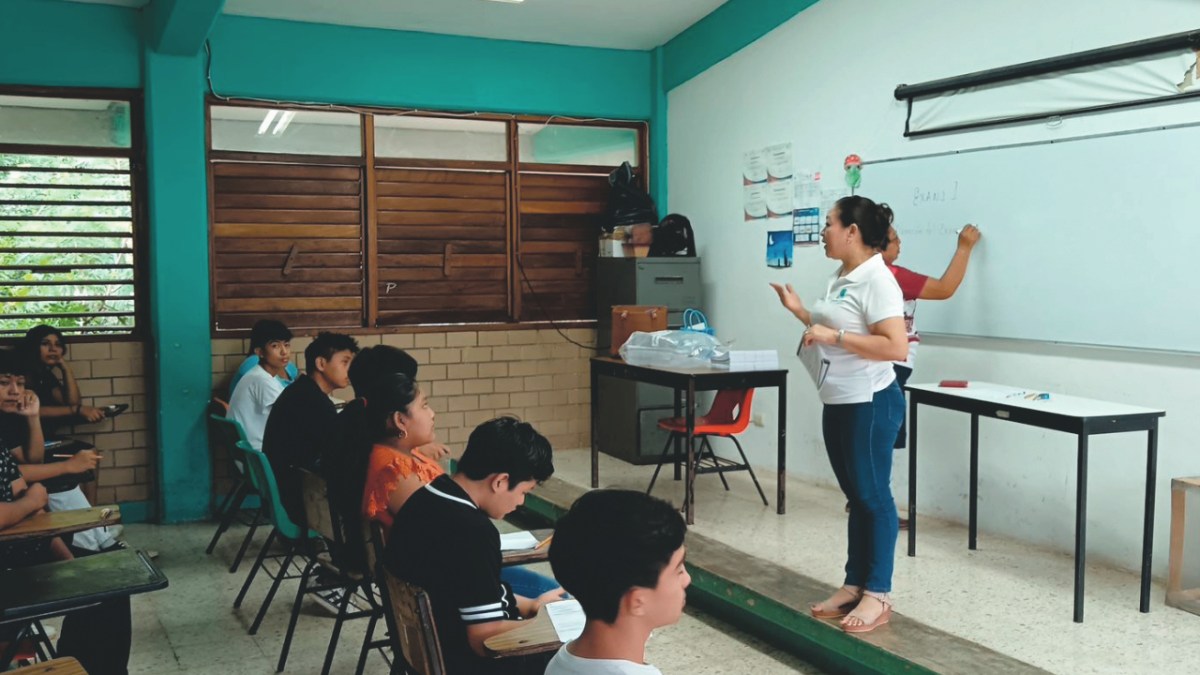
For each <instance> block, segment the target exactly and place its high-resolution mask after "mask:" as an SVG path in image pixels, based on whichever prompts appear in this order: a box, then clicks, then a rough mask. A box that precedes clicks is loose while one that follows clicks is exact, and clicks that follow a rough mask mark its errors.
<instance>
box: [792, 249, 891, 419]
mask: <svg viewBox="0 0 1200 675" xmlns="http://www.w3.org/2000/svg"><path fill="white" fill-rule="evenodd" d="M841 273H842V269H841V268H838V271H837V273H836V274H835V275H834V276H833V278H832V279H831V280H830V281H829V286H828V287H827V289H826V292H825V297H823V298H821V299H820V300H818V301H817V302H816V303H815V304H814V305H813V307H812V320H813V323H814V324H821V325H822V326H829V327H830V328H833V329H835V330H845V331H846V332H847V333H851V334H858V335H870V334H871V331H870V329H869V327H870V326H871V325H873V324H876V323H878V322H880V321H883V320H884V319H890V318H892V317H898V318H903V317H904V296H903V294H901V292H900V285H899V284H897V283H896V277H895V276H894V275H893V274H892V273H891V271H890V270H888V268H887V265H885V264H884V262H883V256H881V255H880V254H878V253H876V254H875V255H873V256H871V257H870V258H868V259H867V261H866V262H864V263H862V264H861V265H859V266H858V267H856V268H854V270H853V271H851V272H850V273H849V274H847V275H845V276H841ZM818 347H819V348H820V350H821V352H822V356H823V357H824V358H825V359H827V360H828V361H829V367H828V371H827V374H826V375H825V378H824V381H823V382H822V383H821V386H820V395H821V402H822V403H825V404H826V405H829V404H841V403H866V402H867V401H870V400H871V398H872V397H873V396H874V395H875V392H877V391H881V390H883V389H885V388H887V386H888V385H890V384H891V383H892V382H893V381H895V379H896V373H895V371H894V370H893V369H892V362H891V361H872V360H870V359H864V358H863V357H861V356H859V355H857V354H855V353H853V352H851V351H849V350H847V349H845V348H844V347H841V346H839V345H818Z"/></svg>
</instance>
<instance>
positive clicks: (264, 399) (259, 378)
mask: <svg viewBox="0 0 1200 675" xmlns="http://www.w3.org/2000/svg"><path fill="white" fill-rule="evenodd" d="M250 348H251V349H252V350H253V351H254V353H255V354H258V365H257V366H256V367H254V368H252V369H251V370H250V372H248V373H246V374H245V376H243V377H242V379H241V380H240V381H238V383H237V387H236V388H235V389H234V390H233V394H232V395H230V397H229V416H230V417H232V418H233V419H235V420H237V421H238V422H239V423H240V424H241V425H242V428H243V429H245V430H246V440H247V441H249V443H250V447H252V448H254V449H255V450H262V440H263V434H264V433H265V432H266V429H267V418H268V417H270V415H271V407H272V406H274V405H275V399H277V398H279V395H280V394H282V393H283V384H282V383H280V381H279V379H278V378H279V377H280V376H281V375H283V374H284V373H285V372H287V366H288V363H289V362H290V361H291V358H292V331H290V330H288V327H287V326H285V325H283V324H282V323H280V322H279V321H273V320H263V321H259V322H258V323H256V324H254V331H253V332H252V333H251V335H250Z"/></svg>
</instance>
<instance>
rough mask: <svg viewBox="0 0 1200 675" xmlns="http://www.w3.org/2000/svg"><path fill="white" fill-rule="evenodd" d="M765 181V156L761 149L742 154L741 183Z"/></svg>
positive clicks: (750, 183) (748, 183) (749, 183)
mask: <svg viewBox="0 0 1200 675" xmlns="http://www.w3.org/2000/svg"><path fill="white" fill-rule="evenodd" d="M765 182H767V157H766V153H765V152H764V151H762V150H750V151H748V152H745V153H743V154H742V185H754V184H755V183H765Z"/></svg>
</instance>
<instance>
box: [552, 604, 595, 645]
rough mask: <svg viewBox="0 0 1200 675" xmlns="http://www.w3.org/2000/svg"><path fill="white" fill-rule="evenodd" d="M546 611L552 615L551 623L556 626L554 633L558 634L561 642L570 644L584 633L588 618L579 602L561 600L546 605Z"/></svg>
mask: <svg viewBox="0 0 1200 675" xmlns="http://www.w3.org/2000/svg"><path fill="white" fill-rule="evenodd" d="M545 609H546V613H547V614H549V615H550V623H552V624H554V632H555V633H558V641H559V642H569V641H571V640H574V639H575V638H577V637H579V636H580V635H581V634H582V633H583V625H584V624H585V623H587V617H586V616H584V614H583V605H580V604H579V601H578V600H559V601H558V602H552V603H550V604H548V605H546V607H545Z"/></svg>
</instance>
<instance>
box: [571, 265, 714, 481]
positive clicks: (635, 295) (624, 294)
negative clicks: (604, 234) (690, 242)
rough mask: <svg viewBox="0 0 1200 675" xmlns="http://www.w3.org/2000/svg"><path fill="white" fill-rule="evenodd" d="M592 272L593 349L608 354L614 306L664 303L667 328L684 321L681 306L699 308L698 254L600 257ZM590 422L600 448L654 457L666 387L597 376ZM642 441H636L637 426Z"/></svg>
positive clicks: (666, 412) (661, 440) (666, 405)
mask: <svg viewBox="0 0 1200 675" xmlns="http://www.w3.org/2000/svg"><path fill="white" fill-rule="evenodd" d="M597 262H598V263H599V265H598V267H597V270H596V319H597V321H596V324H597V325H596V347H597V349H598V350H599V352H600V354H602V355H605V354H608V353H609V346H610V343H611V342H612V307H613V305H665V306H666V307H667V326H668V328H678V327H679V326H680V325H681V323H682V322H683V310H685V309H687V308H689V307H693V308H696V309H703V308H704V291H703V287H702V286H701V283H700V259H699V258H682V257H679V258H600V259H598V261H597ZM599 388H600V390H599V391H596V392H592V395H593V396H596V397H597V399H598V402H599V406H598V407H599V410H598V413H597V419H596V421H595V424H596V426H597V431H598V432H599V433H598V434H597V439H598V442H599V445H600V452H604V453H608V454H610V455H612V456H614V457H617V458H620V459H623V460H625V461H627V462H631V463H633V464H650V463H653V462H656V461H657V460H658V456H659V453H660V452H662V448H663V444H665V443H666V442H667V432H665V431H662V430H661V429H659V428H658V426H657V422H658V420H659V419H660V418H662V417H670V416H671V406H672V404H673V402H674V395H673V393H672V392H671V390H670V389H666V388H664V387H657V386H654V385H650V384H644V383H640V382H630V381H627V380H617V379H614V378H611V377H602V378H600V384H599ZM639 420H640V427H641V444H640V447H639V444H638V427H639Z"/></svg>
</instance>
